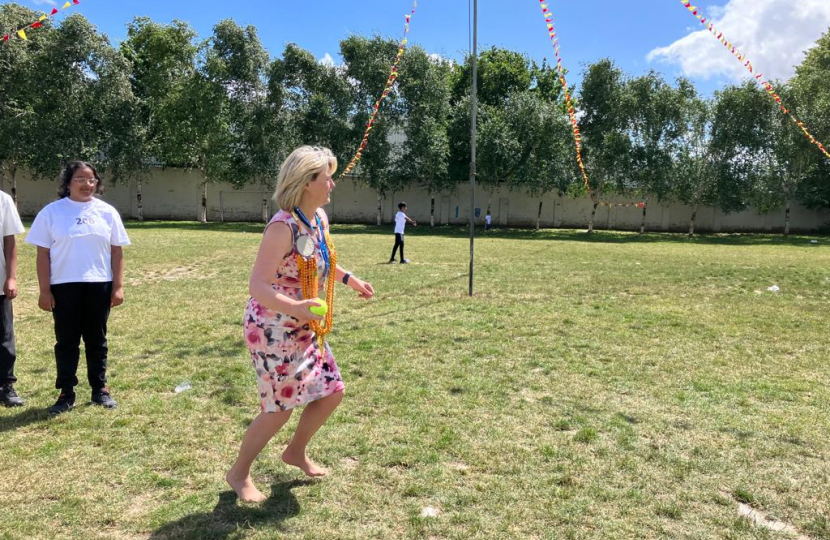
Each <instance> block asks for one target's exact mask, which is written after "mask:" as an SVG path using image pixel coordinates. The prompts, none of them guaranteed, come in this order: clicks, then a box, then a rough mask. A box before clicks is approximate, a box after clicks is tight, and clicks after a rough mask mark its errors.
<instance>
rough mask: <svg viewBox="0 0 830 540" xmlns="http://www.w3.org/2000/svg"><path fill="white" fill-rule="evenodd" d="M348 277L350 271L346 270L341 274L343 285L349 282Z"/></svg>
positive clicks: (350, 274)
mask: <svg viewBox="0 0 830 540" xmlns="http://www.w3.org/2000/svg"><path fill="white" fill-rule="evenodd" d="M350 277H352V273H351V272H346V273H345V274H343V285H348V284H349V278H350Z"/></svg>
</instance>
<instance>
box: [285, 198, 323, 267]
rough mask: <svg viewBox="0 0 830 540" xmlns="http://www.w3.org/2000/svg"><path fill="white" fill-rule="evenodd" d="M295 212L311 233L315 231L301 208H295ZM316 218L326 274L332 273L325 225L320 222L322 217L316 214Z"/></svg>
mask: <svg viewBox="0 0 830 540" xmlns="http://www.w3.org/2000/svg"><path fill="white" fill-rule="evenodd" d="M294 211H295V212H296V213H297V216H298V217H299V218H300V221H302V222H303V225H305V226H306V227H308V229H309V230H310V231H313V230H314V227H312V226H311V222H310V221H309V220H308V218H307V217H306V215H305V214H304V213H303V211H302V210H300V207H299V206H295V207H294ZM314 217H315V218H316V221H317V240H318V243H319V244H320V254H321V255H322V256H323V263H325V265H326V272H329V271H330V263H329V246H328V243H327V242H326V235H325V232H324V231H323V223H322V222H321V221H320V216H319V215H318V214H317V213H316V212H315V213H314Z"/></svg>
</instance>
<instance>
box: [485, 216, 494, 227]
mask: <svg viewBox="0 0 830 540" xmlns="http://www.w3.org/2000/svg"><path fill="white" fill-rule="evenodd" d="M492 221H493V217H492V216H491V215H490V214H487V215H486V216H484V223H486V224H487V225H489V224H490V223H491V222H492Z"/></svg>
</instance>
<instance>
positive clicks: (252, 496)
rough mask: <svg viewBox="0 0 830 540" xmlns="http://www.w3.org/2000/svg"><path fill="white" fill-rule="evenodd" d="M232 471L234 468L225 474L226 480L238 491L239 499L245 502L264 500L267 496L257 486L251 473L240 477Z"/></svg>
mask: <svg viewBox="0 0 830 540" xmlns="http://www.w3.org/2000/svg"><path fill="white" fill-rule="evenodd" d="M232 473H233V469H231V470H230V471H228V473H227V474H226V475H225V481H226V482H227V483H228V485H229V486H231V487H232V488H233V490H234V491H235V492H236V496H237V497H239V500H241V501H243V502H262V501H264V500H265V499H266V498H267V497H266V496H265V495H263V494H262V492H261V491H260V490H258V489H257V488H256V486H255V485H254V481H253V480H251V475H250V474H249V475H247V476H246V477H245V478H239V477H237V476H234V475H233V474H232Z"/></svg>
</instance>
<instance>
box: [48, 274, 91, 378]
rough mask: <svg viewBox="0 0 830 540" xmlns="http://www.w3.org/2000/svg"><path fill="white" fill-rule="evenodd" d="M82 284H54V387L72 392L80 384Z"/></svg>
mask: <svg viewBox="0 0 830 540" xmlns="http://www.w3.org/2000/svg"><path fill="white" fill-rule="evenodd" d="M83 285H84V284H83V283H61V284H60V285H52V287H51V289H52V296H53V297H54V298H55V307H54V308H53V309H52V318H53V319H54V320H55V362H56V364H57V369H58V376H57V379H56V380H55V388H58V389H60V390H72V389H73V388H75V386H77V385H78V377H77V376H76V374H77V371H78V357H79V356H80V353H81V351H80V343H81V322H82V318H83V317H84V310H83Z"/></svg>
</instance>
